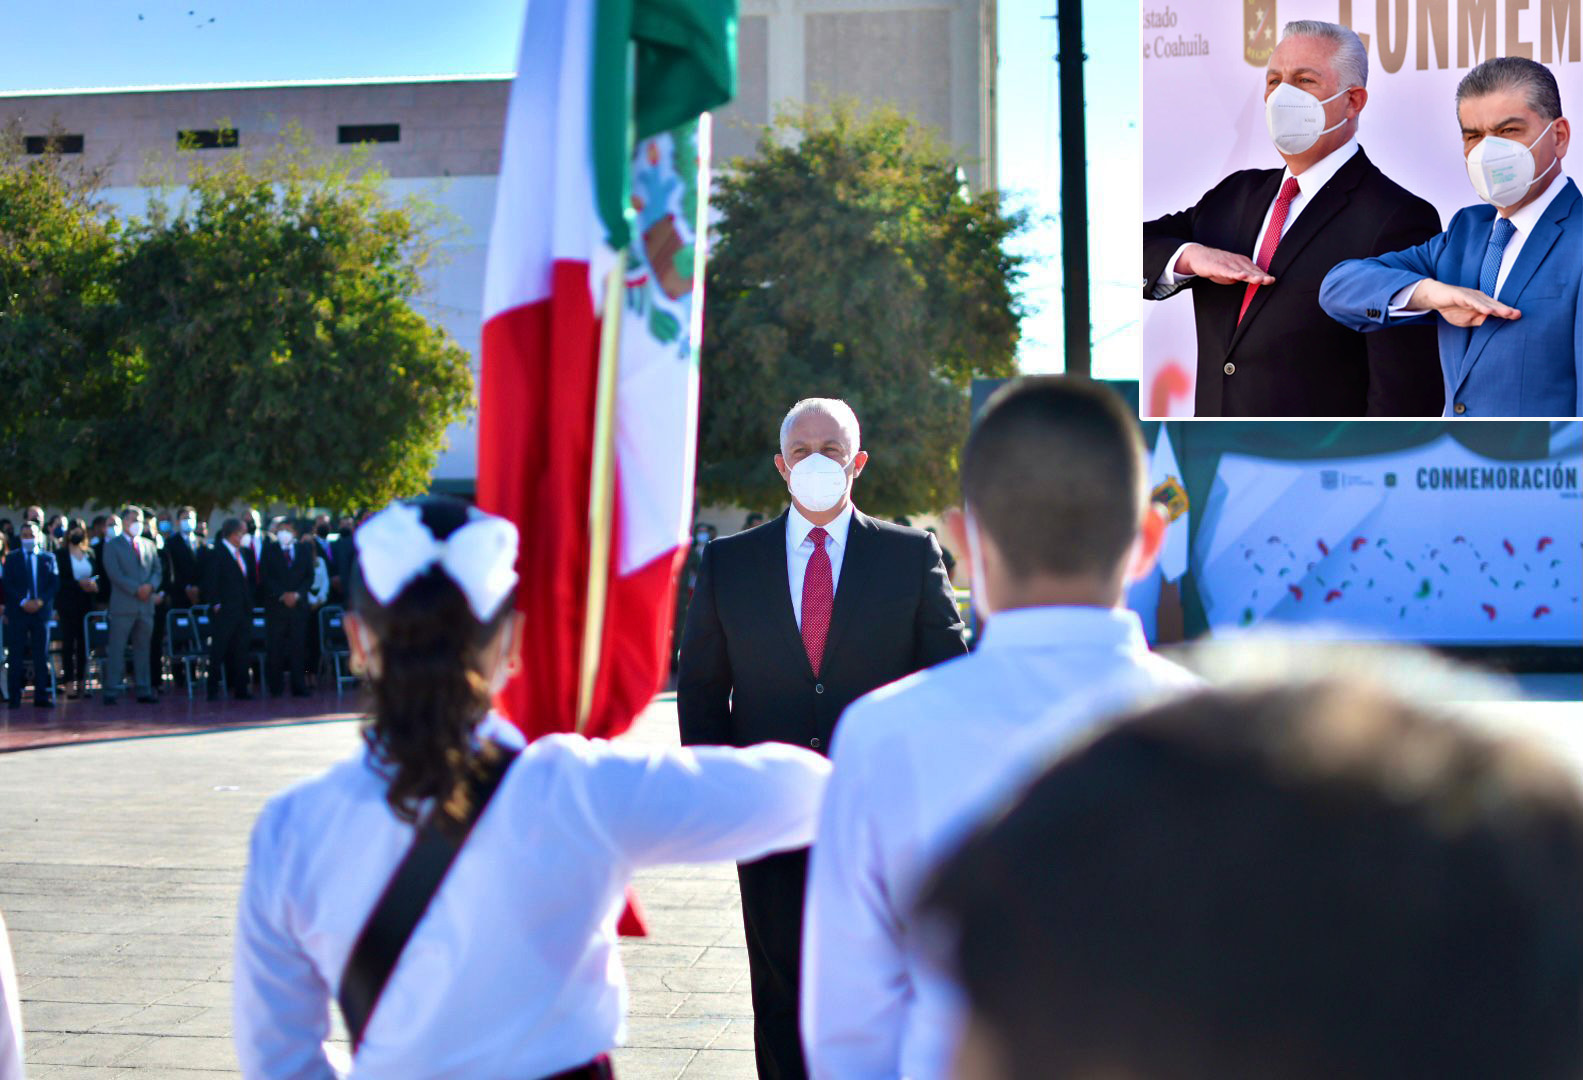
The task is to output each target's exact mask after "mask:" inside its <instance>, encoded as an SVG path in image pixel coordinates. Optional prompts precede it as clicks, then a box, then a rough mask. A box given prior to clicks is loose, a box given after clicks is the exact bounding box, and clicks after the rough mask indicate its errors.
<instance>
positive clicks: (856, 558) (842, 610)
mask: <svg viewBox="0 0 1583 1080" xmlns="http://www.w3.org/2000/svg"><path fill="white" fill-rule="evenodd" d="M875 532H876V530H875V528H874V525H873V523H871V522H870V521H869V519H868V518H867V517H866V516H865V515H864V514H862V513H860V512H859V511H858V510H857V508H856V507H853V509H852V524H851V526H850V527H849V528H848V529H847V531H846V551H845V552H844V553H842V555H841V580H840V581H839V582H838V583H837V584H836V588H835V606H834V607H833V608H832V610H831V612H830V633H829V634H828V635H827V636H826V638H825V644H824V654H825V656H829V655H831V653H832V651H833V650H834V649H835V646H836V645H837V644H838V643H839V642H840V640H841V632H842V631H843V630H845V629H846V625H847V623H849V622H851V621H852V612H853V611H854V610H856V609H857V608H858V607H859V606H861V604H862V602H863V594H864V592H865V591H866V589H865V585H866V583H867V582H868V581H869V580H870V579H872V578H873V575H872V574H870V573H869V572H868V559H869V556H870V554H871V553H872V541H873V539H874V534H875Z"/></svg>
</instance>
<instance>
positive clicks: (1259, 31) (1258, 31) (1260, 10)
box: [1242, 0, 1279, 67]
mask: <svg viewBox="0 0 1583 1080" xmlns="http://www.w3.org/2000/svg"><path fill="white" fill-rule="evenodd" d="M1275 2H1276V0H1242V56H1243V59H1245V60H1247V62H1248V63H1250V64H1252V65H1253V66H1254V67H1263V66H1264V65H1265V64H1266V63H1267V62H1268V61H1269V59H1270V54H1271V53H1272V52H1274V51H1275V44H1276V40H1277V38H1276V35H1277V34H1278V33H1279V28H1278V25H1277V23H1276V21H1275Z"/></svg>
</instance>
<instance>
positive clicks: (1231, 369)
mask: <svg viewBox="0 0 1583 1080" xmlns="http://www.w3.org/2000/svg"><path fill="white" fill-rule="evenodd" d="M1221 370H1223V371H1225V373H1226V374H1227V375H1235V374H1236V373H1237V365H1236V364H1233V363H1230V362H1229V361H1228V362H1227V364H1226V366H1225V367H1224V368H1223V369H1221Z"/></svg>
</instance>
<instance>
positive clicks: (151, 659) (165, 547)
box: [143, 507, 185, 689]
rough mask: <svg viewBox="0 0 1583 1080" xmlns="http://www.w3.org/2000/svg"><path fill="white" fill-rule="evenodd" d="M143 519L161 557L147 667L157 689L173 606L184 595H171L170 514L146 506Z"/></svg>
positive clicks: (161, 681)
mask: <svg viewBox="0 0 1583 1080" xmlns="http://www.w3.org/2000/svg"><path fill="white" fill-rule="evenodd" d="M143 520H145V521H147V522H149V523H150V524H149V531H148V538H149V540H150V541H151V542H152V543H153V545H154V551H155V553H156V554H157V555H158V556H159V573H160V583H161V584H160V590H159V602H158V603H156V604H155V605H154V631H153V633H151V634H150V635H149V639H148V666H149V670H150V671H151V672H152V673H153V679H154V686H155V688H156V689H158V688H159V687H162V686H164V684H165V629H166V621H167V616H168V615H169V614H170V609H171V608H172V607H177V606H180V604H181V601H182V600H184V599H185V598H184V597H182V596H180V595H179V594H177V595H175V596H172V595H171V589H170V583H171V580H172V576H171V575H172V573H173V570H172V568H171V564H170V536H171V533H172V532H173V531H174V526H173V525H172V523H171V520H170V516H169V515H168V514H160V513H159V512H158V511H156V510H155V509H154V508H153V507H144V508H143Z"/></svg>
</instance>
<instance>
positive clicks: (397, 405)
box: [121, 133, 473, 506]
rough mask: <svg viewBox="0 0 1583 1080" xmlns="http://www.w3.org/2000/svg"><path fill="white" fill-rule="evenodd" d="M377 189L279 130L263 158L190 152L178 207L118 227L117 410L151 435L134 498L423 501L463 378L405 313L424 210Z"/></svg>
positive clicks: (445, 348) (462, 353)
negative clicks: (420, 495) (121, 349)
mask: <svg viewBox="0 0 1583 1080" xmlns="http://www.w3.org/2000/svg"><path fill="white" fill-rule="evenodd" d="M383 181H384V177H383V174H382V173H380V172H379V171H378V170H376V169H373V168H371V167H368V165H367V158H366V156H365V155H362V154H353V155H344V154H343V155H337V156H334V157H331V158H329V159H327V160H319V159H316V157H315V155H314V153H313V149H312V147H311V146H310V145H309V144H308V143H307V141H306V140H305V139H304V138H302V137H301V136H300V134H296V133H292V134H290V135H289V136H288V137H287V138H286V139H284V140H283V141H282V143H281V144H280V145H279V147H278V148H277V149H276V150H275V151H274V152H273V153H271V154H270V155H268V156H266V157H263V158H262V159H255V158H250V157H248V156H245V155H242V154H235V155H227V156H226V157H225V158H223V159H222V160H221V161H220V163H218V164H214V165H210V164H207V163H205V162H203V161H200V160H198V159H196V157H195V156H194V157H193V160H191V161H189V162H188V168H187V177H186V186H185V191H184V193H183V194H182V196H181V197H180V198H179V200H178V199H177V198H176V197H175V196H172V195H170V194H166V195H164V196H160V197H156V198H154V199H153V200H151V203H150V207H149V212H148V215H147V217H146V218H145V219H142V220H140V221H137V222H134V223H132V224H130V225H129V226H128V228H127V236H128V252H127V256H126V258H125V261H124V265H123V269H122V273H121V284H122V292H123V306H124V308H125V311H126V315H127V318H126V323H125V325H126V335H127V343H128V347H127V350H126V352H127V364H128V366H129V368H130V373H131V377H132V383H133V385H132V391H131V394H130V400H129V409H128V416H129V417H130V418H132V420H131V422H133V423H136V424H143V425H147V424H150V423H152V424H153V425H155V426H157V428H158V429H159V431H160V433H161V434H160V437H159V438H158V439H153V440H147V441H146V442H144V443H141V444H140V451H139V455H138V475H139V477H140V479H141V483H140V484H139V490H143V491H155V492H159V493H161V496H162V497H164V498H167V499H173V500H181V501H187V502H192V503H194V504H195V505H208V504H214V503H223V502H228V501H230V500H233V499H238V498H245V499H250V500H259V501H282V502H291V503H297V504H314V505H325V506H347V505H352V504H354V503H362V504H372V503H379V502H383V501H385V500H387V499H389V498H392V497H394V496H399V495H410V494H414V493H417V492H421V491H423V490H426V489H427V487H428V483H429V475H430V473H431V472H432V470H433V468H434V464H435V461H436V459H437V457H438V455H439V451H440V449H441V446H442V444H443V440H444V433H445V430H446V428H447V427H448V426H449V425H450V424H451V423H452V422H454V421H456V420H457V419H459V418H461V417H462V416H463V415H464V413H465V411H466V410H467V409H468V408H469V406H470V405H471V404H472V401H473V382H472V376H471V372H470V370H469V362H468V355H467V352H466V350H464V349H462V348H461V347H460V346H459V345H457V344H456V343H455V342H454V341H452V340H451V339H450V338H449V337H448V336H447V335H446V333H445V332H444V331H443V330H442V329H441V328H439V327H437V326H435V325H433V324H431V323H429V322H428V321H427V320H426V319H424V318H423V317H422V316H421V315H420V314H418V313H417V312H416V311H415V310H414V309H413V307H412V302H413V300H414V299H415V298H417V297H418V296H419V295H420V294H421V292H422V290H423V283H422V275H423V272H424V270H425V269H426V268H427V267H428V266H429V265H430V263H431V260H432V258H433V252H434V247H433V241H432V237H433V230H434V225H435V218H434V216H433V213H432V211H431V210H430V209H429V208H428V207H427V205H426V204H424V203H421V202H418V201H415V200H407V201H402V202H397V201H395V200H393V199H391V197H390V196H389V195H388V194H387V193H386V191H385V188H384V183H383Z"/></svg>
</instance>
